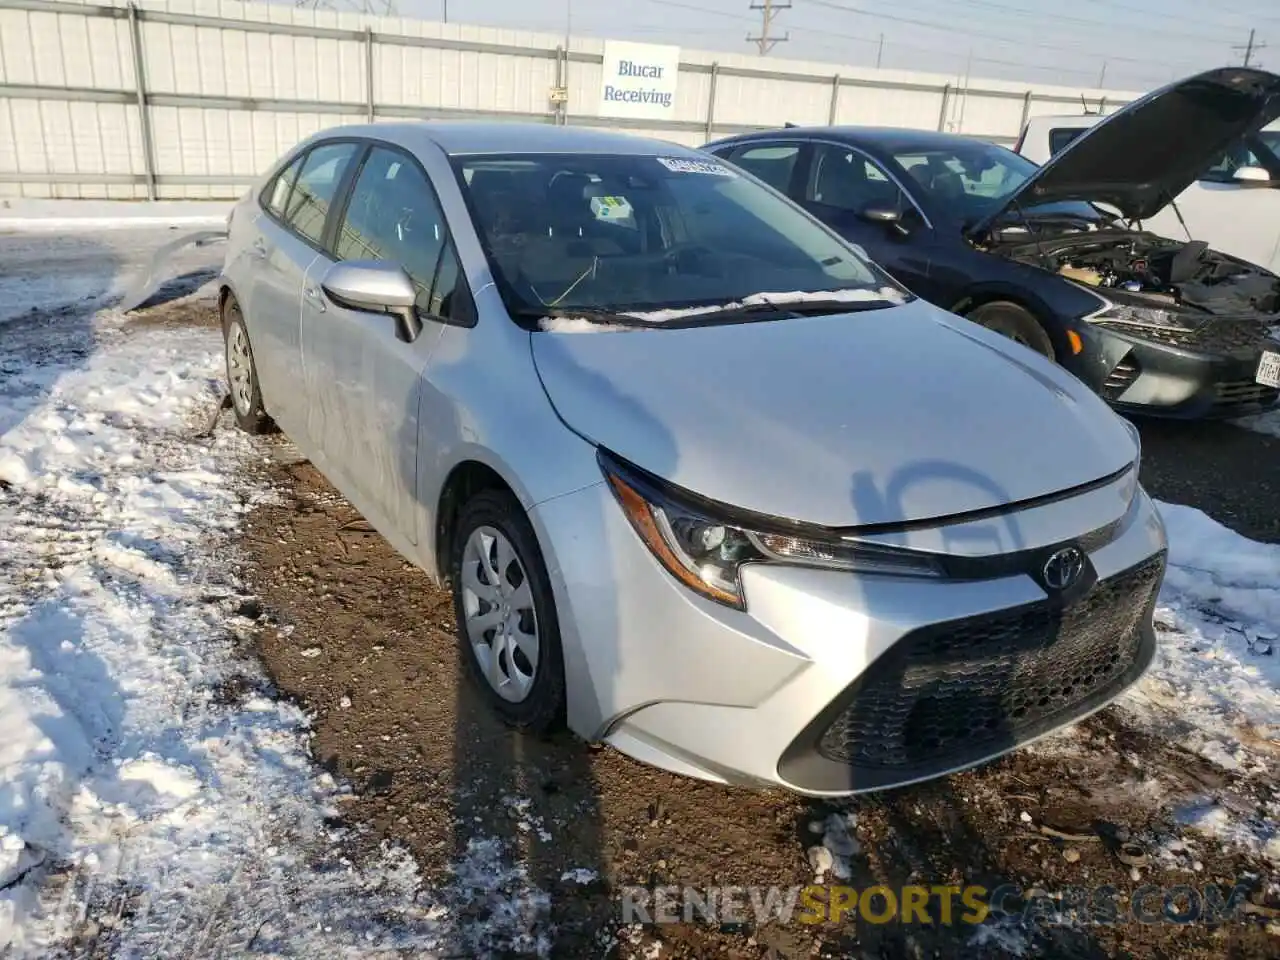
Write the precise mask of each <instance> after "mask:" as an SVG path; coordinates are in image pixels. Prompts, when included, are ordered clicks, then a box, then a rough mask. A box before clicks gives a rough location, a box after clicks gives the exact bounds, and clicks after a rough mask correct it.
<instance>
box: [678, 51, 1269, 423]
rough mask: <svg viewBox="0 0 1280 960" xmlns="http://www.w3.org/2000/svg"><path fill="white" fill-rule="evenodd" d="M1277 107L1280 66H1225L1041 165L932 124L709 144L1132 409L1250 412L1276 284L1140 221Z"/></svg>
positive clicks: (920, 282)
mask: <svg viewBox="0 0 1280 960" xmlns="http://www.w3.org/2000/svg"><path fill="white" fill-rule="evenodd" d="M1277 116H1280V77H1277V76H1275V75H1273V74H1270V73H1266V72H1264V71H1260V70H1249V69H1243V68H1224V69H1220V70H1214V71H1210V72H1208V73H1203V74H1199V75H1197V76H1195V77H1191V78H1189V79H1187V80H1183V81H1179V82H1178V83H1174V84H1171V85H1170V86H1168V87H1165V88H1163V89H1161V90H1157V91H1156V92H1155V93H1152V94H1149V95H1148V96H1146V97H1144V98H1142V99H1141V100H1138V101H1135V102H1134V103H1132V104H1130V105H1128V106H1127V107H1125V108H1124V109H1123V110H1121V111H1119V112H1117V113H1115V114H1113V115H1111V116H1109V117H1107V118H1106V119H1105V120H1103V121H1101V122H1100V123H1098V124H1097V125H1096V126H1094V127H1092V128H1091V129H1090V130H1089V131H1088V132H1087V133H1085V134H1084V135H1082V136H1081V137H1079V138H1078V139H1076V140H1075V141H1074V142H1073V143H1072V144H1071V145H1070V146H1068V147H1067V148H1066V149H1064V150H1063V151H1061V152H1060V153H1058V154H1057V155H1056V156H1054V157H1053V159H1051V160H1050V161H1049V162H1048V163H1046V164H1045V165H1044V166H1042V167H1036V166H1035V164H1033V163H1031V162H1030V161H1028V160H1026V159H1025V158H1023V157H1021V156H1019V155H1017V154H1015V153H1013V152H1011V151H1009V150H1006V149H1004V148H1003V147H999V146H995V145H994V144H990V143H985V142H982V141H979V140H974V139H971V138H968V137H963V136H957V135H951V134H944V133H931V132H926V131H920V130H897V129H872V128H862V127H816V128H798V127H788V128H786V129H782V130H773V131H766V132H758V133H752V134H748V135H744V136H738V137H732V138H729V139H725V140H719V141H716V142H714V143H711V144H708V145H707V146H706V147H704V149H705V150H707V151H709V152H711V153H713V154H715V155H717V156H719V157H722V158H724V159H725V160H727V161H729V162H730V163H732V164H734V165H736V166H738V167H739V168H741V169H743V170H745V171H747V172H748V173H750V174H753V175H754V176H756V177H757V178H759V179H761V180H763V181H765V182H766V183H768V184H770V185H771V186H773V187H774V188H775V189H777V190H779V191H781V192H782V193H785V194H787V195H788V196H789V197H791V199H793V200H794V201H796V202H797V203H799V204H800V205H802V206H803V207H805V208H806V209H807V210H809V211H810V212H811V213H812V214H814V215H815V216H816V217H818V218H819V219H820V220H822V221H823V222H825V223H826V224H828V225H829V226H830V227H832V228H833V229H835V230H836V231H838V232H839V233H840V234H841V235H843V236H844V237H846V238H847V239H849V240H851V241H853V242H854V243H856V244H858V245H860V246H861V247H862V248H863V249H864V250H865V251H866V253H867V254H868V255H869V256H870V257H871V259H873V260H875V261H877V262H878V263H880V264H881V265H882V266H883V267H885V268H886V269H887V270H888V271H889V272H890V273H892V274H893V275H894V276H895V277H897V279H899V280H900V281H902V283H904V284H905V285H906V286H907V287H909V288H910V289H911V290H912V291H913V292H914V293H916V294H917V295H919V296H921V297H924V298H925V299H927V300H929V301H931V302H933V303H935V304H937V305H938V306H941V307H944V308H945V309H947V310H951V311H953V312H955V313H958V314H961V315H963V316H966V317H968V318H969V319H970V320H973V321H974V322H976V323H979V324H982V325H983V326H986V327H989V328H991V329H993V330H997V331H999V332H1001V333H1003V334H1005V335H1007V336H1009V337H1011V338H1013V339H1015V340H1018V341H1020V342H1022V343H1023V344H1025V345H1026V346H1028V347H1030V348H1032V349H1034V350H1037V351H1039V352H1040V353H1043V354H1045V355H1046V356H1048V357H1051V358H1053V359H1055V360H1056V361H1057V362H1059V363H1060V364H1062V365H1063V366H1064V367H1066V368H1067V369H1069V370H1070V371H1071V372H1072V373H1074V374H1075V375H1076V376H1078V377H1079V378H1080V379H1082V380H1084V381H1085V382H1086V383H1088V384H1089V385H1090V386H1092V387H1093V388H1094V389H1095V390H1097V391H1098V392H1099V393H1101V394H1102V396H1104V397H1105V398H1106V399H1107V400H1109V401H1110V402H1111V403H1112V404H1114V405H1115V406H1116V407H1118V408H1120V409H1125V410H1130V411H1133V412H1141V413H1147V414H1160V415H1165V416H1174V417H1205V416H1239V415H1242V414H1247V413H1256V412H1258V411H1260V410H1264V409H1267V408H1268V407H1271V406H1274V405H1276V404H1277V402H1278V400H1280V279H1278V278H1277V277H1276V276H1275V275H1273V274H1272V273H1270V272H1268V271H1266V270H1264V269H1262V268H1261V267H1257V266H1254V265H1252V264H1249V263H1245V262H1243V261H1240V260H1237V259H1234V258H1232V257H1228V256H1226V255H1225V254H1221V253H1218V252H1216V251H1213V250H1210V249H1208V248H1207V246H1206V244H1204V243H1202V242H1197V241H1195V240H1192V239H1190V238H1188V240H1186V241H1175V240H1170V239H1166V238H1163V237H1157V236H1155V235H1154V234H1151V233H1147V232H1145V231H1143V230H1142V228H1141V224H1142V221H1143V220H1144V219H1146V218H1149V217H1151V216H1153V215H1154V214H1155V213H1156V212H1157V211H1159V210H1160V209H1162V208H1163V207H1164V206H1165V205H1166V204H1168V203H1169V202H1170V198H1172V197H1174V196H1176V195H1177V194H1178V193H1180V192H1181V191H1182V190H1183V189H1185V188H1186V187H1187V186H1188V185H1189V184H1190V183H1191V181H1192V180H1193V179H1194V178H1195V177H1196V175H1197V174H1198V173H1199V172H1200V171H1202V170H1203V169H1205V168H1206V167H1207V166H1208V165H1209V164H1210V163H1211V162H1212V160H1213V159H1214V158H1215V157H1216V156H1217V155H1219V154H1221V153H1222V152H1223V151H1224V150H1225V149H1226V148H1227V147H1229V146H1230V145H1231V144H1232V143H1233V142H1235V141H1237V140H1239V139H1240V138H1241V137H1243V136H1249V135H1252V134H1253V133H1255V132H1256V131H1257V130H1259V129H1261V128H1262V127H1263V126H1265V125H1266V124H1267V123H1269V122H1270V121H1271V120H1273V119H1275V118H1276V117H1277ZM1264 186H1266V185H1264ZM1270 186H1271V187H1274V186H1276V185H1275V184H1272V185H1270Z"/></svg>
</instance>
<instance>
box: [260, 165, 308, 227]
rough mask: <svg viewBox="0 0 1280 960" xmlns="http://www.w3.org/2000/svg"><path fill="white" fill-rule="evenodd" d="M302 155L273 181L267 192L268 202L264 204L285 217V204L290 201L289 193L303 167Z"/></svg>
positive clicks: (274, 213) (278, 215) (271, 210)
mask: <svg viewBox="0 0 1280 960" xmlns="http://www.w3.org/2000/svg"><path fill="white" fill-rule="evenodd" d="M302 160H303V158H302V157H298V159H297V160H294V161H293V163H291V164H289V165H288V166H287V167H285V168H284V169H283V170H281V171H280V172H279V173H278V174H276V178H275V179H274V180H272V181H271V186H270V187H268V188H267V190H266V192H265V196H266V202H265V203H264V206H265V207H266V208H267V209H268V210H269V211H270V212H271V213H272V214H273V215H274V216H277V217H281V218H283V217H284V208H285V205H286V204H287V203H288V202H289V193H290V191H291V190H293V184H294V181H296V180H297V179H298V171H299V170H300V169H302Z"/></svg>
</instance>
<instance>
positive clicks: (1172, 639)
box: [1128, 503, 1280, 769]
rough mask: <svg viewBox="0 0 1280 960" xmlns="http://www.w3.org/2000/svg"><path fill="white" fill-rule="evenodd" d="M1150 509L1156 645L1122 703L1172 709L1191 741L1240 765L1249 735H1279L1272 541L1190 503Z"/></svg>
mask: <svg viewBox="0 0 1280 960" xmlns="http://www.w3.org/2000/svg"><path fill="white" fill-rule="evenodd" d="M1159 509H1160V515H1161V517H1163V519H1164V522H1165V525H1166V527H1167V529H1168V533H1169V568H1168V572H1167V574H1166V575H1165V585H1164V589H1163V591H1162V592H1161V596H1160V601H1161V602H1160V607H1159V609H1158V610H1157V612H1156V621H1157V625H1158V626H1159V627H1160V628H1161V632H1160V640H1161V643H1160V652H1159V656H1158V658H1157V661H1156V664H1155V665H1154V666H1153V668H1152V669H1151V671H1150V672H1148V674H1147V676H1146V677H1145V678H1144V679H1143V682H1142V683H1141V684H1140V685H1139V687H1138V690H1137V695H1136V696H1131V697H1130V698H1128V705H1129V706H1131V707H1133V708H1134V709H1141V708H1142V707H1143V706H1144V705H1146V706H1159V707H1163V708H1165V709H1166V710H1168V709H1172V710H1174V711H1176V714H1177V716H1178V717H1179V718H1180V720H1181V721H1182V722H1184V723H1186V724H1188V725H1189V726H1190V727H1191V728H1192V730H1191V732H1190V733H1189V737H1190V739H1189V741H1188V745H1189V746H1190V747H1191V749H1194V750H1196V751H1197V752H1199V753H1201V754H1202V755H1204V756H1206V757H1208V758H1209V759H1212V760H1213V761H1214V762H1216V763H1219V764H1220V765H1222V766H1224V767H1229V768H1234V769H1241V768H1249V767H1250V766H1252V765H1256V762H1255V761H1254V760H1253V759H1251V757H1252V752H1251V751H1250V750H1249V745H1250V744H1251V743H1260V742H1265V741H1268V740H1270V741H1275V740H1280V649H1277V647H1280V644H1278V643H1277V640H1276V638H1277V635H1278V634H1280V546H1274V545H1271V544H1264V543H1255V542H1253V541H1252V540H1248V539H1247V538H1245V537H1242V536H1240V535H1239V534H1237V533H1235V532H1233V531H1231V530H1229V529H1227V528H1226V527H1224V526H1222V525H1221V524H1219V523H1217V522H1216V521H1214V520H1212V519H1211V518H1209V517H1208V516H1206V515H1205V514H1203V513H1201V512H1200V511H1199V510H1195V509H1193V508H1191V507H1184V506H1178V505H1175V504H1168V503H1161V504H1159Z"/></svg>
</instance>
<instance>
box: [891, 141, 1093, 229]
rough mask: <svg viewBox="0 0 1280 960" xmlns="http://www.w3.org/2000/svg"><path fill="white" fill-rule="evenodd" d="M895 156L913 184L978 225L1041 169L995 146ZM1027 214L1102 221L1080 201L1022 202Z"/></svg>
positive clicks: (967, 146)
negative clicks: (978, 222)
mask: <svg viewBox="0 0 1280 960" xmlns="http://www.w3.org/2000/svg"><path fill="white" fill-rule="evenodd" d="M893 158H894V160H896V161H897V163H898V166H900V167H901V168H902V169H903V170H904V171H905V172H906V174H907V176H908V177H910V178H911V179H912V180H914V181H915V182H916V184H918V185H919V187H920V188H921V189H922V190H923V191H924V192H925V193H926V194H928V195H929V197H930V198H931V199H932V200H933V201H934V202H935V203H936V204H937V205H938V206H939V207H941V208H942V209H944V210H949V211H951V212H952V213H954V214H955V215H956V217H957V219H960V220H963V221H965V222H966V223H976V222H977V221H979V220H981V219H982V218H983V217H987V216H990V215H991V214H992V213H994V212H996V211H997V210H999V209H1000V208H1001V207H1002V206H1004V205H1005V204H1006V203H1007V202H1008V200H1009V197H1010V196H1012V195H1013V192H1014V191H1015V190H1017V189H1018V188H1019V187H1020V186H1022V184H1023V183H1025V182H1026V181H1027V179H1028V178H1029V177H1030V176H1031V175H1032V174H1033V173H1035V172H1036V170H1037V169H1038V168H1037V167H1036V165H1035V164H1034V163H1032V162H1031V161H1030V160H1028V159H1027V158H1026V157H1024V156H1021V155H1020V154H1017V153H1014V152H1013V151H1012V150H1006V149H1005V148H1004V147H998V146H996V145H995V144H992V143H982V142H981V141H977V140H975V141H973V142H972V143H959V144H946V145H945V146H934V145H932V144H931V145H930V146H928V147H927V148H923V147H911V148H906V147H904V148H902V149H900V150H895V151H894V152H893ZM1019 206H1020V207H1021V209H1022V212H1023V213H1025V214H1026V215H1027V216H1040V215H1054V216H1064V217H1079V218H1083V219H1086V220H1102V219H1104V215H1103V214H1102V213H1101V212H1100V211H1099V210H1098V208H1096V207H1094V206H1093V205H1092V204H1088V203H1084V202H1083V201H1077V200H1064V201H1055V202H1052V203H1041V204H1031V203H1023V202H1022V201H1019Z"/></svg>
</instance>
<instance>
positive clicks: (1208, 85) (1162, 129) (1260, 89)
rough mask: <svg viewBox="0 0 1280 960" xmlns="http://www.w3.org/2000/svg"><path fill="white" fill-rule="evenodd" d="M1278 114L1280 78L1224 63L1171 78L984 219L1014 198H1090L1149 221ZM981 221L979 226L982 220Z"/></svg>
mask: <svg viewBox="0 0 1280 960" xmlns="http://www.w3.org/2000/svg"><path fill="white" fill-rule="evenodd" d="M1277 117H1280V77H1278V76H1276V75H1275V74H1273V73H1268V72H1267V71H1265V70H1253V69H1249V68H1247V67H1223V68H1220V69H1217V70H1209V71H1207V72H1205V73H1200V74H1197V75H1195V76H1193V77H1188V78H1187V79H1185V80H1179V81H1178V82H1176V83H1171V84H1169V85H1168V86H1167V87H1163V88H1161V89H1159V90H1156V91H1155V92H1153V93H1149V94H1147V95H1146V96H1145V97H1141V98H1140V99H1138V100H1135V101H1134V102H1133V103H1130V104H1128V105H1127V106H1125V107H1124V108H1123V109H1121V110H1119V111H1117V112H1116V113H1113V114H1111V115H1110V116H1108V117H1106V118H1105V119H1103V120H1101V121H1099V122H1098V123H1097V124H1095V125H1094V126H1092V127H1090V128H1089V129H1088V130H1087V131H1086V132H1085V133H1083V134H1081V135H1080V136H1079V137H1077V138H1076V139H1075V140H1073V141H1072V142H1071V143H1070V144H1069V145H1068V146H1067V147H1065V148H1064V149H1063V150H1061V151H1060V152H1059V153H1057V154H1055V155H1054V156H1053V157H1051V158H1050V159H1049V160H1048V161H1047V162H1046V163H1045V164H1044V166H1042V167H1040V169H1039V170H1037V171H1036V172H1035V173H1034V174H1032V175H1031V177H1030V178H1028V179H1027V181H1026V182H1025V183H1023V184H1022V185H1021V186H1020V187H1019V188H1018V189H1017V190H1015V191H1014V192H1013V194H1011V195H1010V196H1009V198H1008V199H1007V201H1006V202H1005V204H1004V206H1003V207H1002V208H1001V209H1000V210H998V211H996V212H995V213H994V214H992V215H991V216H989V217H987V218H986V220H985V222H984V224H983V225H985V224H988V223H991V222H992V221H994V220H995V219H996V218H997V217H999V216H1000V215H1001V214H1003V213H1004V212H1005V211H1006V210H1009V209H1010V208H1012V207H1013V206H1014V205H1015V204H1016V205H1017V206H1019V207H1022V208H1026V207H1029V206H1031V205H1033V204H1037V203H1047V202H1050V201H1055V200H1085V201H1089V202H1093V203H1105V204H1108V205H1110V206H1113V207H1116V208H1117V209H1119V211H1120V212H1121V214H1123V215H1124V216H1125V217H1126V218H1127V219H1130V220H1146V219H1148V218H1150V217H1152V216H1154V215H1155V214H1157V213H1159V212H1160V210H1161V209H1163V208H1164V207H1165V206H1166V205H1167V204H1168V203H1169V201H1170V200H1171V199H1172V198H1173V197H1176V196H1177V195H1178V194H1180V193H1181V192H1182V191H1183V190H1185V189H1186V188H1187V187H1189V186H1190V185H1191V183H1192V182H1193V181H1194V180H1195V179H1196V177H1198V176H1199V175H1200V174H1201V173H1203V172H1204V171H1205V170H1206V169H1207V168H1208V167H1209V165H1210V164H1211V163H1212V162H1213V161H1214V160H1215V159H1216V158H1217V157H1218V156H1219V155H1220V154H1222V152H1223V151H1224V150H1226V149H1227V148H1228V147H1229V146H1231V144H1232V143H1233V142H1235V141H1236V140H1239V139H1240V138H1241V137H1244V136H1248V135H1249V134H1251V133H1255V132H1256V131H1258V130H1260V129H1261V128H1262V127H1264V126H1266V125H1267V124H1268V123H1270V122H1271V121H1272V120H1274V119H1276V118H1277ZM980 226H981V225H980Z"/></svg>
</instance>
